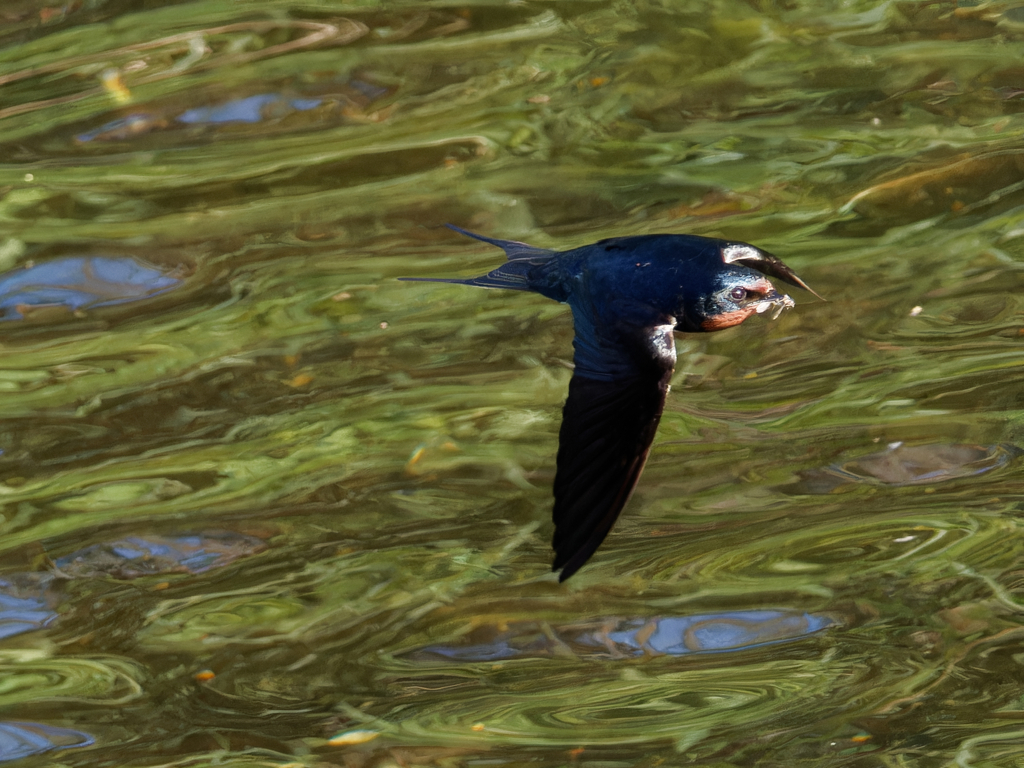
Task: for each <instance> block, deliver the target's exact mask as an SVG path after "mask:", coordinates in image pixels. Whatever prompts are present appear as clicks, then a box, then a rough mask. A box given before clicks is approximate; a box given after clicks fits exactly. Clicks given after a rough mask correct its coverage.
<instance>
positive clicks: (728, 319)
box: [700, 306, 756, 331]
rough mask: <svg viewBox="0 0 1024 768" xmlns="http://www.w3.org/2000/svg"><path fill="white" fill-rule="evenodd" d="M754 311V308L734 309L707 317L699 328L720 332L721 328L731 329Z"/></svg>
mask: <svg viewBox="0 0 1024 768" xmlns="http://www.w3.org/2000/svg"><path fill="white" fill-rule="evenodd" d="M755 311H756V310H755V309H754V307H752V306H750V307H743V308H742V309H734V310H733V311H732V312H722V313H721V314H718V315H715V316H714V317H709V318H708V319H707V320H705V321H704V322H703V323H701V324H700V327H701V328H703V329H704V330H705V331H720V330H722V329H723V328H732V327H733V326H734V325H739V324H740V323H742V322H743V321H744V320H746V319H747V318H748V317H750V316H751V315H752V314H754V312H755Z"/></svg>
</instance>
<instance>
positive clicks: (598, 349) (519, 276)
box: [402, 224, 821, 581]
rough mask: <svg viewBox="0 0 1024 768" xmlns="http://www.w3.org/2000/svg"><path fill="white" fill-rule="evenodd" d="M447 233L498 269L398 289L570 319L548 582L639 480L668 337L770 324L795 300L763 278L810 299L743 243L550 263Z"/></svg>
mask: <svg viewBox="0 0 1024 768" xmlns="http://www.w3.org/2000/svg"><path fill="white" fill-rule="evenodd" d="M448 226H449V227H450V228H451V229H453V230H455V231H456V232H460V233H461V234H463V235H467V236H468V237H473V238H476V239H477V240H482V241H484V242H485V243H490V244H492V245H496V246H498V247H499V248H501V249H502V250H504V251H505V254H506V256H507V257H508V261H506V262H505V263H504V264H502V265H501V266H500V267H498V268H497V269H495V270H492V271H490V272H488V273H487V274H486V275H481V276H480V277H469V278H434V277H406V278H402V279H403V280H420V281H427V282H439V283H459V284H462V285H476V286H480V287H483V288H506V289H509V290H513V291H533V292H534V293H539V294H541V295H542V296H547V297H548V298H549V299H554V300H555V301H560V302H562V303H564V304H568V305H569V306H570V308H572V318H573V325H574V327H575V331H576V335H575V338H574V339H573V348H574V350H575V351H574V354H573V362H574V363H575V369H574V370H573V374H572V379H571V380H570V381H569V397H568V399H567V400H566V401H565V407H564V409H563V411H562V427H561V430H560V431H559V434H558V459H557V471H556V473H555V485H554V495H555V506H554V511H553V513H552V514H553V518H554V522H555V536H554V541H553V547H554V550H555V560H554V565H553V566H552V570H555V571H558V570H561V574H560V575H559V581H565V580H566V579H568V578H569V577H570V576H572V575H573V574H574V573H576V571H577V570H579V569H580V567H581V566H582V565H583V564H584V563H585V562H587V560H588V559H589V558H590V556H591V555H592V554H594V551H595V550H596V549H597V548H598V547H599V546H600V545H601V542H602V541H604V538H605V536H607V535H608V531H610V530H611V528H612V525H614V523H615V520H616V518H618V516H619V512H621V511H622V508H623V507H624V506H625V504H626V502H627V501H628V500H629V497H630V495H631V494H632V492H633V488H634V487H635V486H636V483H637V480H638V479H639V478H640V473H641V472H642V471H643V468H644V464H645V463H646V461H647V454H648V453H649V452H650V449H651V442H652V441H653V440H654V433H655V432H656V431H657V429H658V422H659V421H660V420H661V413H662V409H663V408H664V405H665V396H666V395H667V394H668V390H669V381H670V380H671V378H672V371H673V370H674V368H675V364H676V348H675V340H674V338H673V336H672V334H673V332H675V331H682V332H686V333H700V332H704V331H718V330H721V329H723V328H730V327H732V326H734V325H739V324H740V323H742V322H743V321H744V320H746V319H747V318H748V317H751V316H753V315H759V314H763V313H765V312H768V311H771V312H772V313H773V314H772V317H773V319H774V318H776V317H778V316H779V314H780V313H781V312H782V310H784V309H789V308H790V307H792V306H793V300H792V299H791V298H790V297H789V296H787V295H785V294H780V293H778V292H777V291H776V290H775V287H774V286H773V285H772V284H771V283H770V282H769V281H768V279H767V278H768V277H774V278H778V279H779V280H781V281H782V282H784V283H789V284H790V285H795V286H798V287H800V288H803V289H804V290H807V291H810V292H811V293H814V291H812V290H811V289H810V288H809V287H808V286H807V284H806V283H804V281H803V280H801V279H800V278H799V277H797V276H796V274H795V273H794V272H793V270H791V269H790V268H789V267H787V266H786V265H785V264H783V263H782V261H781V260H780V259H778V258H777V257H775V256H772V255H771V254H770V253H766V252H765V251H762V250H760V249H759V248H755V247H754V246H752V245H748V244H747V243H739V242H733V241H730V240H716V239H712V238H707V237H699V236H697V235H641V236H637V237H613V238H611V239H608V240H601V241H600V242H597V243H594V244H593V245H585V246H583V247H582V248H574V249H573V250H571V251H551V250H547V249H544V248H534V247H533V246H531V245H527V244H526V243H520V242H516V241H514V240H497V239H494V238H490V237H484V236H483V235H477V234H474V233H473V232H468V231H466V230H464V229H460V228H459V227H456V226H453V225H451V224H449V225H448ZM814 295H815V296H817V295H818V294H816V293H814ZM818 298H821V297H820V296H819V297H818Z"/></svg>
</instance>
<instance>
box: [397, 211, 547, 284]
mask: <svg viewBox="0 0 1024 768" xmlns="http://www.w3.org/2000/svg"><path fill="white" fill-rule="evenodd" d="M445 226H447V227H448V228H449V229H453V230H455V231H456V232H458V233H459V234H462V235H466V237H472V238H473V239H475V240H482V241H483V242H485V243H490V244H491V245H496V246H498V247H499V248H501V249H502V250H503V251H504V252H505V255H506V256H507V257H508V261H506V262H505V263H504V264H502V265H501V266H500V267H498V268H497V269H492V270H491V271H490V272H488V273H487V274H486V275H480V276H479V277H400V278H398V279H399V280H408V281H412V282H422V283H458V284H460V285H476V286H479V287H481V288H505V289H507V290H512V291H532V290H534V287H533V286H532V285H531V284H530V271H531V270H532V269H533V268H534V267H536V266H538V265H540V264H543V263H544V262H546V261H549V260H550V259H551V257H552V256H554V255H556V254H557V253H558V252H557V251H552V250H548V249H547V248H535V247H533V246H532V245H527V244H526V243H520V242H519V241H518V240H498V239H497V238H493V237H485V236H484V235H478V234H476V233H475V232H470V231H469V230H467V229H462V228H461V227H456V226H455V225H454V224H446V225H445Z"/></svg>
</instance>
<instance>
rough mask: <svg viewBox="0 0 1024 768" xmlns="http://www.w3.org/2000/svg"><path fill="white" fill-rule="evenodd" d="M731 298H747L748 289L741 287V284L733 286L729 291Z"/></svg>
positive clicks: (734, 299)
mask: <svg viewBox="0 0 1024 768" xmlns="http://www.w3.org/2000/svg"><path fill="white" fill-rule="evenodd" d="M729 298H730V299H732V300H733V301H743V300H744V299H745V298H747V289H746V288H740V287H739V286H737V287H736V288H733V289H732V290H731V291H729Z"/></svg>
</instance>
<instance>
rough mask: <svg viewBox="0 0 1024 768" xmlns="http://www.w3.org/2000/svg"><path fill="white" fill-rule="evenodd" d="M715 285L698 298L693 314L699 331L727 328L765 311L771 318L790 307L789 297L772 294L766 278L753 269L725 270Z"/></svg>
mask: <svg viewBox="0 0 1024 768" xmlns="http://www.w3.org/2000/svg"><path fill="white" fill-rule="evenodd" d="M715 282H716V285H715V287H714V289H713V290H712V291H711V292H709V293H707V294H705V295H704V296H703V297H702V301H701V302H700V309H699V311H698V313H697V314H698V315H699V325H700V330H702V331H720V330H722V329H723V328H731V327H732V326H734V325H739V324H740V323H742V322H743V321H744V320H746V319H747V318H748V317H751V316H752V315H760V314H763V313H765V312H768V311H772V312H773V315H772V317H773V318H775V317H778V316H779V314H780V313H781V312H782V310H784V309H789V308H790V307H792V306H793V305H794V304H793V300H792V299H791V298H790V297H789V296H787V295H785V294H781V293H779V292H778V291H776V290H775V286H774V285H772V284H771V282H770V281H769V280H768V278H766V277H765V276H764V275H762V274H761V273H760V272H756V271H754V270H753V269H748V268H746V267H732V268H727V269H725V270H723V271H722V272H721V273H720V274H719V275H718V279H717V280H716V281H715Z"/></svg>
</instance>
